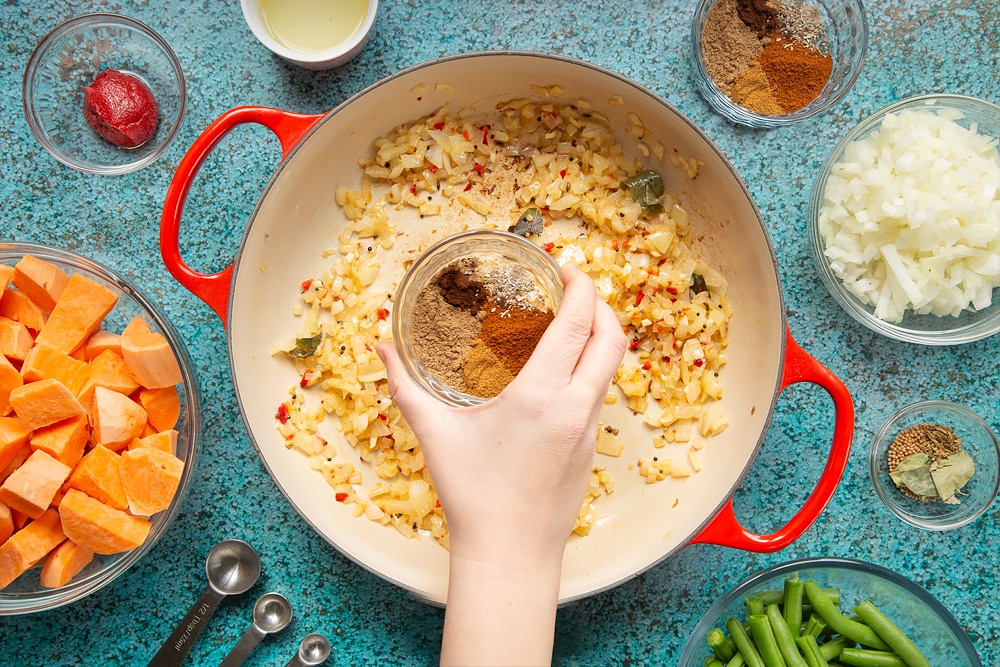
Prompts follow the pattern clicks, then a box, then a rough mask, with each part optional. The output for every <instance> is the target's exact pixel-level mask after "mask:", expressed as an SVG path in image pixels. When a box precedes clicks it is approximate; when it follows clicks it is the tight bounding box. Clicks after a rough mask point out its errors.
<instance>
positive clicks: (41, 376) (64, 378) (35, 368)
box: [21, 343, 90, 396]
mask: <svg viewBox="0 0 1000 667" xmlns="http://www.w3.org/2000/svg"><path fill="white" fill-rule="evenodd" d="M21 377H22V378H24V381H25V382H35V381H37V380H45V379H46V378H55V379H56V380H59V381H60V382H62V383H63V384H64V385H66V388H67V389H69V390H70V391H71V392H73V395H74V396H76V395H78V394H79V393H80V391H81V390H82V389H83V385H84V384H85V383H86V382H87V379H88V378H89V377H90V365H89V364H88V363H87V362H85V361H79V360H77V359H74V358H73V357H71V356H69V355H68V354H66V353H65V352H63V351H62V350H58V349H56V348H54V347H52V346H51V345H46V344H45V343H39V344H38V345H35V346H34V347H33V348H31V351H30V352H28V356H27V357H25V359H24V363H23V364H22V365H21Z"/></svg>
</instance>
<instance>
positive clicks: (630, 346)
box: [628, 338, 642, 351]
mask: <svg viewBox="0 0 1000 667" xmlns="http://www.w3.org/2000/svg"><path fill="white" fill-rule="evenodd" d="M640 345H642V341H641V340H639V339H638V338H633V339H632V340H631V341H630V342H629V344H628V349H630V350H633V351H635V350H638V349H639V346H640Z"/></svg>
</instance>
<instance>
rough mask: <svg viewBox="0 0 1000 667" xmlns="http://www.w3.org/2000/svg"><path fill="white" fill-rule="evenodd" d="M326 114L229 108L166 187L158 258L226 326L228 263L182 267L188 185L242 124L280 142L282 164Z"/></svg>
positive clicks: (179, 166)
mask: <svg viewBox="0 0 1000 667" xmlns="http://www.w3.org/2000/svg"><path fill="white" fill-rule="evenodd" d="M324 115H325V114H319V115H310V114H299V113H292V112H290V111H282V110H280V109H271V108H268V107H255V106H243V107H236V108H235V109H230V110H229V111H227V112H226V113H224V114H222V115H221V116H219V117H218V118H216V119H215V121H214V122H213V123H212V124H211V125H209V126H208V127H207V128H205V131H204V132H202V133H201V135H200V136H199V137H198V138H197V139H195V142H194V143H193V144H192V145H191V148H189V149H188V151H187V153H186V154H185V155H184V157H183V158H182V159H181V162H180V164H179V165H178V166H177V172H176V173H175V174H174V177H173V179H171V181H170V186H169V187H168V188H167V196H166V199H165V201H164V203H163V215H162V217H161V218H160V254H161V255H162V256H163V263H164V264H166V266H167V269H168V270H169V271H170V273H171V274H172V275H173V276H174V278H176V279H177V281H178V282H179V283H180V284H181V285H183V286H184V287H186V288H187V289H188V290H190V291H191V292H192V293H194V294H195V295H196V296H197V297H198V298H200V299H201V300H202V301H204V302H205V303H207V304H208V305H209V306H210V307H211V308H212V310H214V311H215V313H216V314H217V315H218V316H219V319H221V320H222V325H223V326H225V325H226V310H227V307H228V305H229V286H230V282H231V280H232V275H233V265H232V264H230V265H229V266H227V267H226V268H224V269H223V270H221V271H219V272H218V273H209V274H206V273H199V272H198V271H195V270H194V269H192V268H191V267H190V266H188V265H187V264H185V263H184V260H183V259H182V258H181V252H180V247H179V243H178V237H179V234H180V226H181V214H182V213H183V211H184V202H185V201H186V200H187V196H188V192H190V190H191V184H192V183H193V182H194V178H195V176H196V175H197V174H198V170H199V169H201V166H202V165H203V164H204V163H205V160H206V159H207V158H208V155H209V154H210V153H211V152H212V151H213V150H214V149H215V147H216V146H217V145H218V143H219V142H220V141H221V140H222V138H223V137H224V136H226V134H228V133H229V131H230V130H232V129H233V128H235V127H236V126H238V125H243V124H244V123H257V124H259V125H263V126H264V127H266V128H268V129H269V130H271V131H272V132H274V133H275V134H276V135H277V137H278V140H279V141H280V142H281V158H282V159H285V158H287V157H288V155H289V153H291V151H292V148H294V147H295V145H296V144H298V142H299V140H300V139H302V137H303V136H305V134H306V133H307V132H308V131H309V130H311V129H312V128H313V126H315V125H316V123H318V122H319V120H320V119H321V118H323V117H324Z"/></svg>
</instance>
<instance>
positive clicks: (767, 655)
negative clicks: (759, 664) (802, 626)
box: [749, 614, 788, 667]
mask: <svg viewBox="0 0 1000 667" xmlns="http://www.w3.org/2000/svg"><path fill="white" fill-rule="evenodd" d="M749 623H750V636H751V637H753V641H754V643H755V644H756V645H757V650H759V651H760V656H761V658H763V659H764V667H788V665H787V664H786V663H785V659H784V658H783V657H781V650H780V649H779V648H778V642H777V640H776V639H775V638H774V632H773V631H772V630H771V623H770V622H769V621H768V620H767V616H766V615H765V614H750V618H749Z"/></svg>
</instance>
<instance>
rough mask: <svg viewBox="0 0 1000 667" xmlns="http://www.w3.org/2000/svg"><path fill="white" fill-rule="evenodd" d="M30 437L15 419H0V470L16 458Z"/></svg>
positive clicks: (29, 433) (28, 432) (19, 421)
mask: <svg viewBox="0 0 1000 667" xmlns="http://www.w3.org/2000/svg"><path fill="white" fill-rule="evenodd" d="M30 435H31V432H30V431H28V429H26V428H25V427H24V424H22V423H21V420H20V419H18V418H17V417H0V470H3V469H4V468H6V467H7V466H8V465H10V463H11V462H12V461H14V460H15V458H17V455H18V454H19V453H20V452H21V450H22V449H23V448H24V447H25V445H26V444H27V443H28V437H29V436H30Z"/></svg>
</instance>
